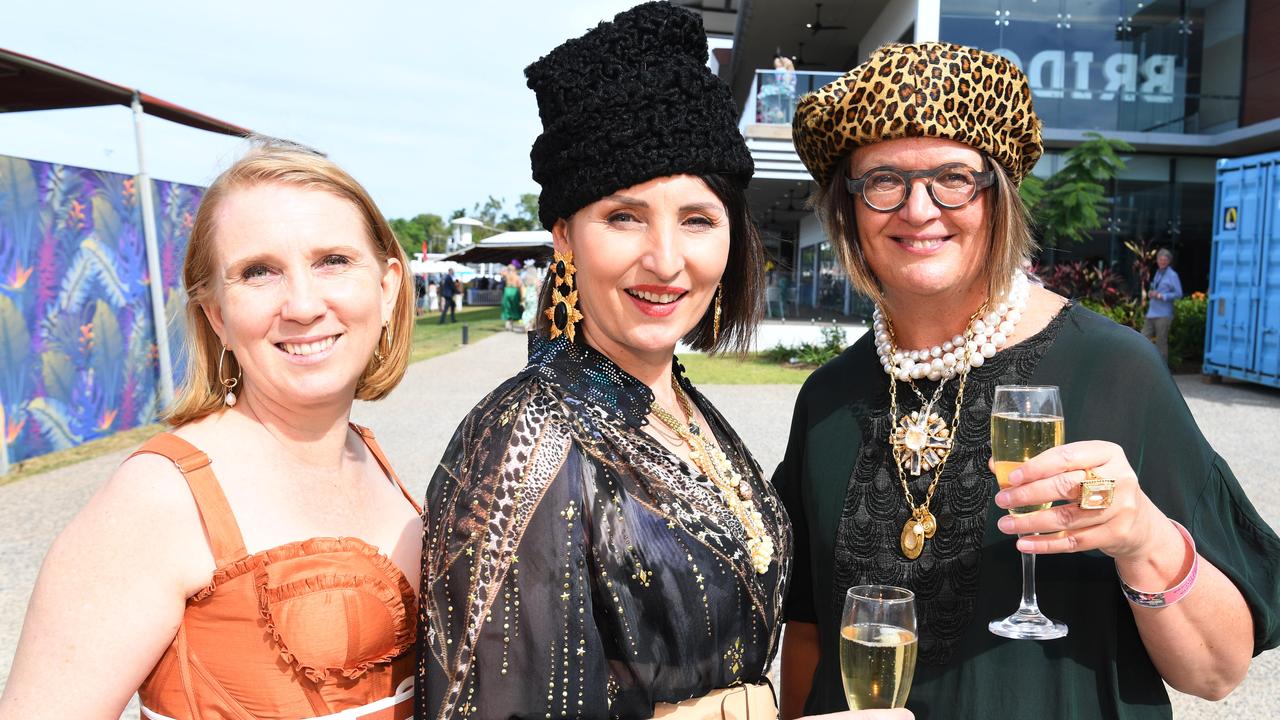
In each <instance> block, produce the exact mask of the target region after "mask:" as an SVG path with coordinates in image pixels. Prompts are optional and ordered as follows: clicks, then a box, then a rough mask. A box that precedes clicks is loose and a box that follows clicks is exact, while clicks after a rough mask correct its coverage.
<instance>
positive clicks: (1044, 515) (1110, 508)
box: [996, 440, 1178, 562]
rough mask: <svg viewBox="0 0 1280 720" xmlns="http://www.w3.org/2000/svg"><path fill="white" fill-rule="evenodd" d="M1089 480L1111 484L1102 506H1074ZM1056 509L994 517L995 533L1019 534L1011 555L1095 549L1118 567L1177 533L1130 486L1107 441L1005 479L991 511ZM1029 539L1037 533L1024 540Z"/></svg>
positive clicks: (1026, 466) (1053, 455) (1049, 457)
mask: <svg viewBox="0 0 1280 720" xmlns="http://www.w3.org/2000/svg"><path fill="white" fill-rule="evenodd" d="M1089 471H1092V473H1093V476H1094V477H1096V478H1100V479H1102V480H1104V481H1110V482H1114V483H1115V487H1114V490H1113V491H1112V496H1111V500H1110V503H1109V504H1108V505H1107V506H1106V507H1102V508H1100V509H1084V508H1081V507H1080V496H1081V493H1082V487H1081V484H1082V482H1084V481H1085V480H1086V479H1089ZM1040 503H1058V504H1056V505H1054V506H1053V507H1051V508H1049V509H1048V510H1045V511H1042V512H1037V513H1031V514H1027V515H1008V516H1006V517H1002V518H1000V521H999V526H1000V530H1001V531H1002V532H1004V533H1007V534H1009V535H1023V536H1024V537H1021V538H1019V540H1018V550H1020V551H1022V552H1025V553H1035V554H1051V553H1067V552H1083V551H1086V550H1100V551H1102V552H1103V553H1105V554H1106V555H1109V556H1110V557H1112V558H1115V559H1116V560H1117V561H1119V562H1123V561H1127V560H1140V559H1142V558H1146V557H1149V556H1150V553H1151V548H1153V547H1159V546H1161V543H1162V542H1163V540H1164V539H1166V538H1168V537H1170V533H1172V535H1177V534H1178V533H1177V530H1176V528H1174V527H1173V525H1172V524H1171V523H1170V522H1168V518H1166V517H1165V515H1164V513H1162V512H1161V511H1160V509H1159V508H1157V507H1156V506H1155V504H1154V503H1153V502H1151V499H1150V498H1148V497H1147V495H1146V493H1144V492H1143V491H1142V488H1141V487H1140V486H1139V485H1138V478H1137V474H1136V473H1135V472H1134V471H1133V467H1132V466H1131V465H1130V464H1129V460H1128V458H1127V457H1125V454H1124V450H1123V449H1122V448H1121V447H1120V446H1119V445H1116V444H1114V443H1110V442H1104V441H1101V440H1086V441H1081V442H1074V443H1069V444H1066V445H1061V446H1058V447H1055V448H1052V449H1050V450H1047V451H1045V452H1043V453H1040V454H1039V455H1037V456H1035V457H1033V458H1031V459H1030V460H1027V461H1026V462H1025V463H1023V464H1022V466H1021V467H1019V468H1018V469H1016V470H1014V471H1013V472H1012V473H1010V474H1009V487H1008V488H1007V489H1004V490H1001V491H1000V492H999V493H998V494H997V495H996V505H998V506H1000V507H1002V508H1012V507H1018V506H1025V505H1037V504H1040ZM1031 533H1039V534H1038V535H1031Z"/></svg>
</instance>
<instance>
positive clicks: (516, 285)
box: [502, 260, 524, 332]
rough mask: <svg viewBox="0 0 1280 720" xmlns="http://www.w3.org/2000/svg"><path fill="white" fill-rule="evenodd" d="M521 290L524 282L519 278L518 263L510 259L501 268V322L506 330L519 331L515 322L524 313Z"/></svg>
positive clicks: (522, 290)
mask: <svg viewBox="0 0 1280 720" xmlns="http://www.w3.org/2000/svg"><path fill="white" fill-rule="evenodd" d="M523 292H524V283H523V282H521V280H520V269H519V263H518V262H517V261H515V260H512V261H511V264H510V265H507V266H506V267H505V268H503V269H502V322H503V325H504V326H505V327H506V329H507V331H512V330H515V331H517V332H519V331H520V328H518V327H516V323H518V322H520V318H521V317H523V315H524V303H523V301H522V299H521V293H523Z"/></svg>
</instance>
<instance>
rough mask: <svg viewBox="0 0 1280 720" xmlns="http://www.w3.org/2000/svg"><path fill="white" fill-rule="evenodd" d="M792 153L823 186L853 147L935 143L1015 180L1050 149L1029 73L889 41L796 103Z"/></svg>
mask: <svg viewBox="0 0 1280 720" xmlns="http://www.w3.org/2000/svg"><path fill="white" fill-rule="evenodd" d="M791 128H792V136H793V139H794V141H795V146H796V152H797V153H798V154H799V155H800V159H801V160H802V161H803V162H804V165H805V167H806V168H808V169H809V172H810V173H812V174H813V177H814V179H816V180H817V181H818V182H819V183H820V184H821V185H822V186H823V187H826V185H827V184H828V183H829V182H830V180H831V175H832V174H833V173H834V172H835V171H836V168H837V165H838V164H839V163H840V161H841V160H843V159H844V158H845V157H847V156H848V155H849V154H850V153H851V152H853V150H854V148H857V147H860V146H862V145H871V144H874V143H878V142H882V141H885V140H896V139H898V138H908V137H936V138H943V139H947V140H955V141H957V142H962V143H964V144H966V145H970V146H972V147H974V148H977V149H978V150H981V151H983V152H985V153H987V154H988V155H989V156H991V158H992V159H994V160H995V161H996V162H998V163H1000V165H1001V166H1002V167H1003V168H1004V169H1005V171H1006V172H1007V173H1008V174H1009V177H1010V178H1011V179H1012V180H1013V182H1014V183H1015V184H1018V183H1021V182H1022V178H1024V177H1026V175H1027V173H1029V172H1031V168H1032V167H1034V166H1035V164H1036V161H1037V160H1039V159H1040V155H1041V154H1043V152H1044V146H1043V145H1042V144H1041V141H1040V119H1039V118H1038V117H1036V113H1035V110H1034V109H1033V108H1032V107H1031V88H1030V86H1028V84H1027V77H1026V75H1024V74H1023V73H1022V71H1021V70H1020V69H1018V67H1017V66H1016V65H1014V64H1013V62H1011V61H1010V60H1008V59H1007V58H1004V57H1001V56H999V55H995V54H993V53H989V52H985V51H983V50H978V49H976V48H971V47H965V46H963V45H953V44H951V43H940V42H927V43H918V44H893V45H885V46H884V47H882V48H880V49H879V50H876V51H875V52H874V53H872V54H871V57H870V58H868V59H867V61H866V62H864V63H862V64H861V65H859V66H857V67H855V68H854V69H852V70H850V71H849V72H847V73H845V74H844V75H843V76H842V77H840V78H839V79H837V80H835V81H833V82H831V83H829V84H827V85H825V86H823V87H822V88H820V89H819V90H816V91H814V92H811V93H809V94H807V95H805V96H804V97H803V98H801V99H800V103H799V105H798V106H797V107H796V114H795V120H794V121H793V122H792V126H791Z"/></svg>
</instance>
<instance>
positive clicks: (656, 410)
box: [649, 375, 773, 575]
mask: <svg viewBox="0 0 1280 720" xmlns="http://www.w3.org/2000/svg"><path fill="white" fill-rule="evenodd" d="M671 389H672V390H674V391H675V394H676V399H677V400H678V401H679V402H680V408H681V409H682V410H683V411H684V414H685V416H686V417H688V418H689V422H688V424H687V425H686V424H684V423H682V422H681V421H680V420H679V419H678V418H676V417H675V416H674V415H672V414H671V413H669V412H667V411H666V409H665V408H663V407H662V406H661V405H659V404H658V403H657V401H654V402H652V403H650V404H649V412H651V413H653V415H654V417H656V418H658V419H659V420H661V421H662V424H663V425H666V426H667V427H668V428H671V430H673V431H674V432H675V434H676V435H678V436H680V439H681V440H683V441H684V444H685V445H686V446H687V447H688V448H689V459H690V460H692V461H693V464H694V465H696V466H697V467H698V470H699V471H700V472H701V473H702V474H703V475H705V476H706V477H707V479H708V480H710V481H711V483H712V484H713V485H715V486H716V488H717V489H718V490H719V491H720V499H721V500H722V501H723V502H724V504H725V507H727V508H729V510H730V511H732V512H733V514H734V515H735V516H737V518H738V520H739V522H741V523H742V527H743V529H745V530H746V531H747V553H748V554H749V556H750V558H751V567H752V568H753V569H755V571H756V572H757V573H759V574H761V575H763V574H764V573H766V572H768V571H769V563H770V562H771V561H772V560H773V538H771V537H769V533H768V530H767V529H766V528H765V526H764V518H763V517H762V516H761V515H760V511H759V510H756V508H755V504H754V503H752V502H751V498H752V491H751V483H749V482H747V481H746V480H745V479H743V477H742V476H741V475H740V474H739V473H738V471H737V470H735V469H734V468H733V463H731V462H729V456H728V455H725V454H724V451H723V450H721V449H720V447H719V446H718V445H716V444H715V442H713V441H712V440H711V439H710V438H709V437H708V436H707V435H704V434H703V432H702V429H701V428H699V427H698V424H697V422H695V421H694V415H693V406H692V405H691V404H690V402H689V398H688V396H686V395H685V394H684V389H683V388H681V387H680V384H679V383H678V382H677V381H676V378H675V376H674V375H673V376H672V377H671Z"/></svg>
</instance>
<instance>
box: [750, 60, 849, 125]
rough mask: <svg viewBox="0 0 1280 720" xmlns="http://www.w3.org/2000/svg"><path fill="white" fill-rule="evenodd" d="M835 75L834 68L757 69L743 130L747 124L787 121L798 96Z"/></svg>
mask: <svg viewBox="0 0 1280 720" xmlns="http://www.w3.org/2000/svg"><path fill="white" fill-rule="evenodd" d="M838 77H840V73H835V72H806V71H803V70H757V71H756V76H755V78H754V79H753V80H752V81H751V95H750V97H749V98H748V99H747V103H746V107H745V108H744V110H743V113H742V122H741V123H740V127H741V128H742V129H743V130H746V127H747V126H748V125H790V124H791V118H792V117H794V116H795V112H796V103H797V102H798V101H799V100H800V98H801V97H802V96H803V95H804V94H805V93H808V92H812V91H814V90H817V89H818V88H820V87H822V86H823V85H826V84H827V83H829V82H831V81H832V80H835V79H836V78H838Z"/></svg>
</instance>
